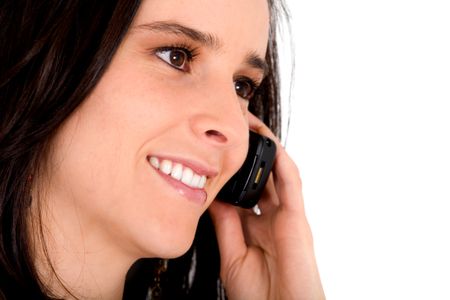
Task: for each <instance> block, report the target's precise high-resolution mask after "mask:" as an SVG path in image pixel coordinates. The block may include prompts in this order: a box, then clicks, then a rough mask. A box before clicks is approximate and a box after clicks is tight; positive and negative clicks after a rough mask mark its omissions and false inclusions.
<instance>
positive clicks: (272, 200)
mask: <svg viewBox="0 0 450 300" xmlns="http://www.w3.org/2000/svg"><path fill="white" fill-rule="evenodd" d="M279 204H280V203H279V199H278V195H277V192H276V188H275V183H274V179H273V174H272V172H271V173H270V175H269V178H268V179H267V183H266V186H265V187H264V191H263V192H262V194H261V198H260V200H259V201H258V206H259V208H260V209H261V211H262V212H268V211H273V210H274V209H276V207H277V206H278V205H279Z"/></svg>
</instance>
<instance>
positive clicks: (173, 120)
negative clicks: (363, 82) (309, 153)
mask: <svg viewBox="0 0 450 300" xmlns="http://www.w3.org/2000/svg"><path fill="white" fill-rule="evenodd" d="M23 2H24V3H20V4H18V3H17V2H16V1H3V2H2V4H1V7H0V21H1V28H2V30H1V31H0V39H1V40H2V41H5V45H4V47H3V49H2V50H1V52H0V68H1V69H0V71H1V72H0V76H1V77H0V106H1V107H2V109H1V112H0V113H1V118H0V224H1V231H0V276H1V281H0V295H1V296H2V297H3V298H5V299H50V298H64V299H120V298H122V297H123V298H127V297H129V295H130V294H129V293H131V294H132V295H133V296H132V297H133V299H138V298H137V294H138V293H139V292H140V291H141V290H143V291H144V292H143V293H142V297H143V299H144V298H145V297H147V298H149V297H150V298H155V299H156V298H158V297H163V298H172V299H173V298H177V299H180V298H183V297H184V298H197V297H200V296H201V297H204V298H208V299H209V298H223V297H225V293H226V295H227V297H228V298H229V299H321V298H322V297H323V292H322V289H321V285H320V279H319V276H318V271H317V268H316V264H315V259H314V253H313V246H312V239H311V233H310V230H309V227H308V224H307V221H306V218H305V216H304V210H303V200H302V196H301V184H300V178H299V175H298V171H297V169H296V167H295V165H294V163H293V162H292V160H291V159H290V158H289V157H288V155H287V154H286V153H285V152H284V150H283V149H282V147H281V145H279V143H278V141H277V139H276V136H275V135H274V134H273V133H272V131H271V130H270V129H269V128H268V127H266V125H264V123H263V122H261V121H260V120H259V119H258V118H256V117H255V116H254V114H256V115H257V116H258V117H259V118H261V119H263V121H264V122H265V123H266V124H268V125H269V126H270V127H271V128H272V130H274V132H275V133H278V132H279V122H280V120H279V96H278V85H277V80H278V79H277V78H278V74H277V63H276V61H277V60H276V43H275V23H274V21H275V20H276V14H277V11H278V9H277V7H278V6H277V5H276V4H275V3H272V1H269V2H267V0H249V1H229V0H227V1H222V0H213V1H212V0H208V1H202V0H198V1H197V0H195V1H194V0H190V1H179V0H177V1H175V0H173V1H172V0H165V1H156V0H155V1H151V0H148V1H142V3H140V1H129V0H127V1H125V0H123V1H120V0H119V1H107V2H104V1H89V2H81V1H80V2H77V1H70V2H69V1H23ZM278 5H281V4H280V3H278ZM280 7H281V6H280ZM249 129H251V130H253V131H256V132H258V133H260V134H263V135H266V136H269V137H271V138H272V139H274V140H275V141H276V142H277V143H278V147H277V148H279V151H278V153H277V158H276V161H275V166H274V171H273V178H271V179H270V180H269V182H268V184H267V186H266V190H265V192H264V194H263V196H262V198H261V200H260V207H261V210H262V211H263V215H261V216H255V215H253V214H252V213H251V212H249V211H247V210H242V209H237V208H234V207H231V206H230V205H228V204H225V203H221V202H218V201H214V200H215V198H216V195H217V194H218V193H219V191H220V190H221V188H222V187H223V186H224V184H225V183H226V182H227V181H228V180H229V179H230V178H231V176H232V175H233V174H234V173H235V172H236V171H237V170H238V169H239V167H240V166H241V165H242V163H243V161H244V159H245V157H246V152H247V149H248V140H249V139H248V137H249ZM207 210H208V211H209V214H208V213H207ZM209 215H210V216H211V218H210V217H209ZM199 220H200V223H199ZM213 226H214V227H213ZM213 228H214V229H215V230H214V229H213ZM216 235H217V238H216ZM219 250H220V261H219ZM136 261H138V263H137V264H134V263H135V262H136ZM216 263H217V264H216ZM130 267H131V269H130ZM142 270H143V273H142ZM219 270H220V271H219ZM219 272H220V274H219ZM127 273H128V277H127V278H128V281H127V282H126V283H125V278H126V274H127ZM219 275H220V279H221V280H219ZM148 276H150V277H148ZM146 278H150V280H146ZM142 281H143V286H144V287H142V286H139V285H138V284H137V283H141V282H142ZM148 281H149V282H148ZM223 288H225V291H226V292H225V291H224V290H223Z"/></svg>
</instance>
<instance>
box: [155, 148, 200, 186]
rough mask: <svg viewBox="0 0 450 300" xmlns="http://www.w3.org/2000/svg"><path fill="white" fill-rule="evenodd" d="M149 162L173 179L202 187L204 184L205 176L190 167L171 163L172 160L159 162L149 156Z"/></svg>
mask: <svg viewBox="0 0 450 300" xmlns="http://www.w3.org/2000/svg"><path fill="white" fill-rule="evenodd" d="M149 162H150V164H151V165H152V166H153V167H154V168H156V169H159V170H160V171H161V172H163V173H164V174H166V175H170V176H171V177H172V178H173V179H176V180H180V181H181V182H183V183H184V184H185V185H187V186H190V187H193V188H199V189H202V188H204V187H205V184H206V179H207V178H206V176H205V175H199V174H197V173H195V172H194V171H193V170H192V169H191V168H188V167H184V166H183V165H182V164H179V163H172V161H170V160H167V159H163V160H162V161H161V162H160V161H159V159H158V158H157V157H154V156H151V157H150V159H149Z"/></svg>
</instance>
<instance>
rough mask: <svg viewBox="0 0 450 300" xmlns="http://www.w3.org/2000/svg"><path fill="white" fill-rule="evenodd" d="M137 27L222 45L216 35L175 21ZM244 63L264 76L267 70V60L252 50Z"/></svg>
mask: <svg viewBox="0 0 450 300" xmlns="http://www.w3.org/2000/svg"><path fill="white" fill-rule="evenodd" d="M137 28H138V29H146V30H150V31H153V32H165V33H170V34H175V35H181V36H184V37H187V38H189V39H191V40H193V41H195V42H197V43H200V44H202V45H205V46H206V47H208V48H212V49H220V48H221V47H222V43H221V41H220V39H219V38H218V37H217V36H215V35H213V34H211V33H207V32H202V31H199V30H197V29H194V28H190V27H187V26H184V25H181V24H179V23H175V22H165V21H157V22H152V23H146V24H142V25H138V26H137ZM245 63H246V64H247V65H249V66H250V67H252V68H256V69H260V70H261V71H262V72H263V74H264V76H266V75H267V73H268V71H269V66H268V64H267V62H266V61H265V60H264V59H262V58H261V57H260V56H259V55H258V54H256V52H254V51H252V52H249V53H248V54H247V55H246V57H245Z"/></svg>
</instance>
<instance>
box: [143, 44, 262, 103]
mask: <svg viewBox="0 0 450 300" xmlns="http://www.w3.org/2000/svg"><path fill="white" fill-rule="evenodd" d="M165 51H181V52H183V53H184V54H185V55H186V62H183V66H184V64H186V63H187V64H188V69H187V70H185V69H183V68H180V67H177V66H175V65H173V64H171V63H169V62H167V61H166V60H164V59H163V58H161V57H160V56H159V54H160V53H162V52H165ZM152 53H153V54H154V55H156V56H157V57H158V58H159V59H161V60H162V61H164V62H165V63H166V64H168V65H169V66H171V67H172V68H174V69H175V70H177V71H180V72H184V73H189V72H190V65H189V64H190V63H191V62H192V61H194V59H195V57H197V55H198V54H199V53H198V48H195V47H192V46H189V45H187V44H173V45H168V46H164V47H159V48H156V49H154V50H152ZM238 81H241V82H245V83H246V84H248V86H249V87H250V88H251V91H250V92H249V93H248V95H245V96H243V95H239V94H238V96H239V97H241V98H243V99H245V100H247V101H249V100H251V99H252V98H253V96H254V95H255V93H256V91H257V89H258V87H259V85H260V84H259V83H258V82H257V81H256V80H254V79H252V78H249V77H246V76H239V77H236V78H235V79H234V82H235V83H236V82H238ZM235 88H236V86H235Z"/></svg>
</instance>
